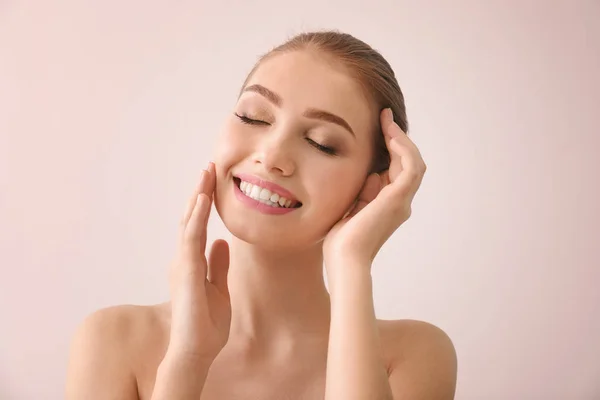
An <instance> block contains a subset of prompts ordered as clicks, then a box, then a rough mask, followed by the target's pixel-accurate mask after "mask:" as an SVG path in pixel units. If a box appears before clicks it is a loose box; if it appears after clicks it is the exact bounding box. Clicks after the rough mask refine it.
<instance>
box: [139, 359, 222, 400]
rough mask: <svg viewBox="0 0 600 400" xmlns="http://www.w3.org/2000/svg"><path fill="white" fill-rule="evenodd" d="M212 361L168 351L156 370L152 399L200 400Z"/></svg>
mask: <svg viewBox="0 0 600 400" xmlns="http://www.w3.org/2000/svg"><path fill="white" fill-rule="evenodd" d="M212 361H213V360H212V359H205V358H202V359H200V358H195V357H185V356H183V357H182V356H177V355H173V354H169V353H168V352H167V355H165V357H164V359H163V360H162V362H161V363H160V365H159V367H158V369H157V371H156V380H155V383H154V390H153V391H152V398H151V400H198V399H199V398H200V395H201V393H202V389H203V388H204V383H205V382H206V377H207V376H208V370H209V369H210V366H211V364H212Z"/></svg>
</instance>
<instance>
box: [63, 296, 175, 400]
mask: <svg viewBox="0 0 600 400" xmlns="http://www.w3.org/2000/svg"><path fill="white" fill-rule="evenodd" d="M164 310H165V306H164V305H163V304H157V305H116V306H110V307H105V308H101V309H98V310H96V311H94V312H92V313H90V314H89V315H87V316H86V317H85V318H84V319H83V320H82V322H81V323H80V324H79V326H78V327H77V329H76V331H75V333H74V335H73V338H72V341H71V347H70V354H69V367H68V374H67V393H70V394H71V396H70V397H68V398H83V397H86V396H87V393H88V392H90V391H93V390H94V388H97V389H98V390H99V392H98V393H100V392H101V393H103V394H105V395H106V397H110V396H109V393H106V390H108V389H107V387H112V389H111V390H114V393H115V394H118V393H123V394H124V393H131V394H132V397H131V398H134V397H133V393H134V392H135V393H137V375H138V369H139V368H141V367H142V366H144V365H147V363H148V362H149V361H151V360H153V359H155V358H156V359H160V357H161V354H160V353H161V351H162V348H163V347H164V345H163V344H164V343H165V334H167V335H168V329H166V328H165V327H166V325H165V312H164ZM167 340H168V339H167ZM105 385H108V386H105ZM84 390H85V392H83V391H84ZM119 391H120V392H119ZM117 397H118V396H117ZM135 398H137V397H135Z"/></svg>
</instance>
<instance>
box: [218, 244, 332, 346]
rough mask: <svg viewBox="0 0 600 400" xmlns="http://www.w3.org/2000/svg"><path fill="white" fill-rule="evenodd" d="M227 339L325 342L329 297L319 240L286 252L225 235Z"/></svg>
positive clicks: (254, 342)
mask: <svg viewBox="0 0 600 400" xmlns="http://www.w3.org/2000/svg"><path fill="white" fill-rule="evenodd" d="M229 244H230V267H229V277H228V282H229V292H230V295H231V307H232V320H231V331H230V336H229V342H228V344H229V345H234V346H235V345H240V346H242V347H244V348H254V349H256V348H258V349H260V351H262V352H265V351H267V352H275V353H277V354H283V353H289V352H293V351H294V350H298V349H300V348H302V347H305V345H307V344H316V343H322V344H326V343H327V338H328V334H329V322H330V299H329V293H328V292H327V288H326V287H325V281H324V277H323V255H322V250H321V246H320V244H317V245H315V247H314V248H312V249H305V250H303V251H302V252H298V253H291V252H286V253H285V254H283V253H281V252H277V253H276V252H271V251H268V250H265V249H260V248H258V247H257V246H254V245H251V244H248V243H246V242H243V241H241V240H239V239H237V238H235V237H233V238H232V239H231V240H230V241H229Z"/></svg>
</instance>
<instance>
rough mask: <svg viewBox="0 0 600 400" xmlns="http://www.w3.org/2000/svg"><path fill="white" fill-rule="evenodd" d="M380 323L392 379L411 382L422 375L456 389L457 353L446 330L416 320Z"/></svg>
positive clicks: (379, 321)
mask: <svg viewBox="0 0 600 400" xmlns="http://www.w3.org/2000/svg"><path fill="white" fill-rule="evenodd" d="M377 322H378V325H379V332H380V338H381V343H382V348H383V351H384V353H385V358H386V363H387V364H386V365H387V368H388V376H390V377H394V376H395V377H396V378H395V379H400V380H404V379H408V380H410V379H413V378H415V379H417V378H416V377H418V376H420V374H422V375H423V376H424V375H428V376H430V377H431V378H432V379H434V380H435V381H436V382H438V383H439V382H443V383H444V384H447V385H448V387H451V388H452V387H454V385H455V384H456V373H457V356H456V350H455V348H454V344H453V343H452V340H451V339H450V337H449V336H448V334H447V333H446V332H445V331H444V330H442V329H441V328H440V327H438V326H436V325H433V324H431V323H428V322H425V321H418V320H412V319H404V320H378V321H377ZM399 376H401V377H400V378H398V377H399Z"/></svg>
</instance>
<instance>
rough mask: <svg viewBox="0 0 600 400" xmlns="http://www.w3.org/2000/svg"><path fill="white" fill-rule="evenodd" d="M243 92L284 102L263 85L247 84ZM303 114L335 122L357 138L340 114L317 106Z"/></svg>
mask: <svg viewBox="0 0 600 400" xmlns="http://www.w3.org/2000/svg"><path fill="white" fill-rule="evenodd" d="M242 92H254V93H258V94H260V95H261V96H263V97H264V98H266V99H267V100H269V101H270V102H271V103H273V104H275V105H276V106H277V107H281V105H282V104H283V101H282V99H281V96H279V95H278V94H277V93H275V92H273V91H272V90H270V89H267V88H266V87H264V86H262V85H258V84H254V85H250V86H247V87H245V88H244V90H243V91H242ZM303 115H304V116H305V117H306V118H312V119H320V120H322V121H326V122H331V123H333V124H336V125H339V126H341V127H342V128H344V129H346V130H347V131H348V132H350V133H351V134H352V136H354V137H355V138H356V134H355V133H354V131H353V130H352V127H351V126H350V124H348V123H347V122H346V120H345V119H343V118H342V117H339V116H337V115H335V114H332V113H330V112H327V111H323V110H318V109H316V108H309V109H307V110H306V111H305V112H304V114H303Z"/></svg>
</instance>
